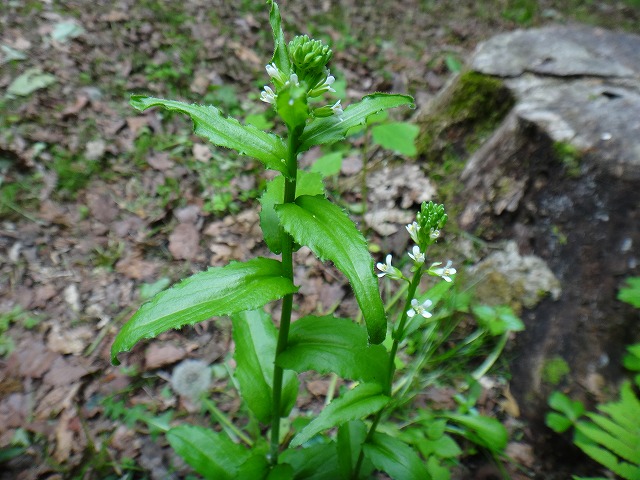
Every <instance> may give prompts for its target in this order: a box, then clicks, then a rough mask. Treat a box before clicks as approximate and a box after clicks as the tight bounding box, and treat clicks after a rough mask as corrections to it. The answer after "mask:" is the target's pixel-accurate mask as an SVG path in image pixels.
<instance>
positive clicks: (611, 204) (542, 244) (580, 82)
mask: <svg viewBox="0 0 640 480" xmlns="http://www.w3.org/2000/svg"><path fill="white" fill-rule="evenodd" d="M470 65H471V68H472V70H475V71H476V72H479V73H481V74H485V75H490V76H492V77H494V78H495V77H497V78H500V79H502V80H503V83H504V85H505V86H506V88H507V89H508V90H509V91H510V93H511V95H512V96H513V98H514V99H515V104H514V106H513V108H512V110H511V111H510V113H508V114H507V116H506V117H505V118H504V120H503V121H502V123H501V124H500V125H499V126H498V128H497V129H496V130H495V131H494V133H493V135H492V136H491V137H490V138H489V139H488V140H486V141H485V142H484V144H483V145H481V146H480V148H479V149H478V150H476V151H475V152H474V153H473V155H471V158H469V160H468V161H467V163H466V165H465V168H464V171H463V173H462V174H461V176H460V177H459V181H461V182H462V183H463V185H464V188H463V189H461V190H462V193H461V194H460V196H459V198H458V201H459V203H460V206H461V210H462V213H461V215H460V216H459V217H458V219H457V220H458V223H459V224H460V226H461V227H462V228H464V229H466V230H468V231H471V232H473V233H474V234H475V235H477V236H480V237H482V238H484V239H486V240H490V241H496V240H513V241H515V242H516V243H517V245H518V251H519V252H520V253H521V254H522V255H523V256H527V255H535V256H536V257H539V258H541V259H542V260H544V262H545V263H546V265H548V267H549V269H550V271H551V272H553V275H550V276H548V278H554V279H555V278H557V280H558V281H559V282H560V285H561V288H562V293H561V294H559V296H558V297H557V299H555V300H554V299H553V298H552V297H547V298H545V299H543V300H542V301H541V302H540V303H539V304H537V305H533V304H532V303H530V302H524V301H521V302H520V304H521V305H523V306H524V307H525V310H524V311H523V320H524V321H525V324H526V327H527V329H526V330H525V331H524V332H522V333H520V334H518V336H517V340H516V346H515V351H514V352H512V354H513V357H514V358H515V360H514V362H513V364H512V373H513V380H512V385H511V386H512V392H514V395H515V396H516V399H517V401H518V403H519V404H520V407H521V410H522V411H523V413H524V415H525V416H526V417H527V418H528V419H530V420H532V419H538V420H542V417H543V414H544V412H545V411H546V399H547V396H548V395H549V393H550V392H551V391H553V390H555V389H558V388H564V389H567V390H568V391H570V392H571V394H572V395H573V396H574V397H577V398H581V399H583V400H589V399H593V398H594V396H595V397H598V395H600V394H601V393H602V392H595V391H590V390H589V389H590V388H591V387H589V385H593V382H590V381H589V379H590V378H592V377H593V376H594V375H601V376H602V377H603V378H606V379H608V380H609V381H610V382H614V381H615V379H616V378H619V377H620V373H621V367H620V357H621V355H622V352H623V351H624V347H625V346H626V345H629V344H631V343H633V342H634V341H638V340H640V328H638V327H639V318H640V317H639V316H638V312H637V310H634V309H632V308H631V307H630V306H628V305H625V304H622V303H621V302H619V301H618V300H617V298H616V294H617V291H618V289H619V288H620V286H621V284H622V283H623V281H624V279H625V278H627V277H629V276H638V275H640V268H639V263H640V262H639V259H640V250H638V247H637V246H638V245H640V36H638V35H632V34H625V33H615V32H608V31H605V30H602V29H596V28H588V27H549V28H543V29H535V30H528V31H516V32H511V33H507V34H504V35H499V36H497V37H495V38H493V39H491V40H489V41H487V42H486V43H484V44H482V45H480V46H479V47H478V49H477V51H476V53H475V54H474V56H473V58H472V59H471V61H470ZM449 91H453V89H450V90H449ZM443 99H444V101H447V98H446V96H444V94H443ZM443 110H444V111H446V109H443ZM468 128H469V133H468V135H472V132H473V126H472V125H471V126H469V127H468ZM460 143H464V142H462V141H461V142H460ZM507 283H509V282H507ZM511 283H512V282H511ZM554 285H555V283H554ZM556 287H557V285H556ZM554 292H558V290H557V288H554ZM558 357H560V358H562V359H564V360H565V361H566V362H567V363H568V364H569V366H570V369H571V371H570V374H569V375H568V376H567V377H565V378H564V379H563V380H562V382H563V383H562V384H558V385H552V384H550V383H549V380H548V379H545V376H544V371H545V365H547V364H548V362H549V361H550V360H551V359H554V358H555V359H557V358H558ZM603 358H607V359H611V361H609V362H603V361H602V359H603ZM610 388H612V389H614V390H615V385H611V386H610ZM542 441H543V442H544V440H542Z"/></svg>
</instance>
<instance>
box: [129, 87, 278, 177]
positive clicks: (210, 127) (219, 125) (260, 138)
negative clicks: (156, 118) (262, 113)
mask: <svg viewBox="0 0 640 480" xmlns="http://www.w3.org/2000/svg"><path fill="white" fill-rule="evenodd" d="M130 103H131V105H132V106H133V107H134V108H136V109H138V110H140V111H144V110H146V109H147V108H151V107H163V108H166V109H167V110H170V111H175V112H180V113H184V114H186V115H189V116H190V117H191V120H193V131H194V133H195V134H196V135H199V136H201V137H204V138H206V139H207V140H209V141H210V142H211V143H213V144H214V145H218V146H219V147H226V148H231V149H233V150H236V151H237V152H238V153H240V154H241V155H246V156H249V157H253V158H257V159H258V160H260V161H261V162H262V163H264V165H265V166H266V167H267V168H270V169H272V170H278V171H279V172H282V173H286V172H287V169H286V165H285V158H287V147H286V145H285V144H284V142H283V141H282V139H281V138H280V137H277V136H276V135H273V134H271V133H267V132H263V131H262V130H259V129H257V128H256V127H254V126H253V125H241V124H240V122H238V121H237V120H236V119H235V118H231V117H225V116H224V115H222V113H221V112H220V110H218V109H217V108H216V107H214V106H212V105H196V104H188V103H184V102H178V101H175V100H163V99H162V98H154V97H147V96H145V95H131V100H130Z"/></svg>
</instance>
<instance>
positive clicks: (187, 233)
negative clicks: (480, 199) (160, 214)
mask: <svg viewBox="0 0 640 480" xmlns="http://www.w3.org/2000/svg"><path fill="white" fill-rule="evenodd" d="M169 251H170V252H171V255H173V257H174V258H175V259H176V260H193V259H194V258H196V257H197V256H198V255H199V253H200V233H199V232H198V229H197V228H196V227H195V225H192V224H190V223H179V224H178V226H177V227H176V228H175V229H174V230H173V232H172V233H171V235H169Z"/></svg>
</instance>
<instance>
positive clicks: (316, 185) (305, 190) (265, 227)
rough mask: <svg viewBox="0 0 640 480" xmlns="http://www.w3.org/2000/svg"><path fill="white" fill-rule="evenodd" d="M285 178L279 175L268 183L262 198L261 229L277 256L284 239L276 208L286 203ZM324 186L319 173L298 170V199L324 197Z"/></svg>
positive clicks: (268, 244)
mask: <svg viewBox="0 0 640 480" xmlns="http://www.w3.org/2000/svg"><path fill="white" fill-rule="evenodd" d="M284 182H285V178H284V177H283V176H282V175H278V176H277V177H275V178H273V179H272V180H270V181H269V182H268V183H267V188H266V189H265V191H264V193H263V194H262V197H260V204H261V206H262V208H261V209H260V227H261V228H262V235H263V236H264V241H265V242H266V244H267V246H268V247H269V250H271V251H272V252H273V253H275V254H279V253H280V252H282V237H281V236H280V220H278V216H277V215H276V211H275V208H274V207H275V206H276V205H278V204H281V203H283V202H284ZM323 193H324V185H323V184H322V176H321V175H320V174H318V173H310V172H305V171H304V170H298V175H297V180H296V197H299V196H300V195H322V194H323Z"/></svg>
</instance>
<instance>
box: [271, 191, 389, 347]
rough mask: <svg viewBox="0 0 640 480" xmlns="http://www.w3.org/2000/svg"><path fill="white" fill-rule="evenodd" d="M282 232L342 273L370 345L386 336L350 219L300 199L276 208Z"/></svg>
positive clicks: (323, 203)
mask: <svg viewBox="0 0 640 480" xmlns="http://www.w3.org/2000/svg"><path fill="white" fill-rule="evenodd" d="M276 213H277V214H278V217H279V218H280V222H281V224H282V226H283V227H284V229H285V230H286V231H287V232H288V233H289V234H290V235H291V236H292V237H293V239H294V240H295V241H296V242H298V243H299V244H300V245H307V246H308V247H309V248H311V250H313V252H314V253H315V254H316V255H317V256H318V257H319V258H320V259H321V260H331V261H332V262H333V263H334V264H335V265H336V267H338V269H339V270H340V271H341V272H342V273H344V275H345V276H346V277H347V278H348V279H349V283H351V288H353V292H354V294H355V296H356V300H357V301H358V304H359V305H360V309H361V310H362V313H363V316H364V319H365V322H366V324H367V331H368V333H369V341H370V342H371V343H381V342H382V341H383V340H384V337H385V336H386V333H387V318H386V314H385V312H384V306H383V304H382V299H381V298H380V291H379V290H378V279H377V278H376V276H375V274H374V272H373V260H372V258H371V255H370V254H369V250H368V249H367V243H366V241H365V239H364V237H363V236H362V234H361V233H360V232H359V231H358V229H357V228H356V226H355V225H354V223H353V222H352V221H351V220H350V219H349V217H348V216H347V215H346V214H345V213H344V212H343V211H342V210H341V209H340V208H339V207H337V206H335V205H333V204H332V203H331V202H330V201H328V200H327V199H325V198H323V197H320V196H316V197H312V196H308V195H303V196H300V197H298V198H297V199H296V201H295V203H287V204H284V205H277V206H276Z"/></svg>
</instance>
